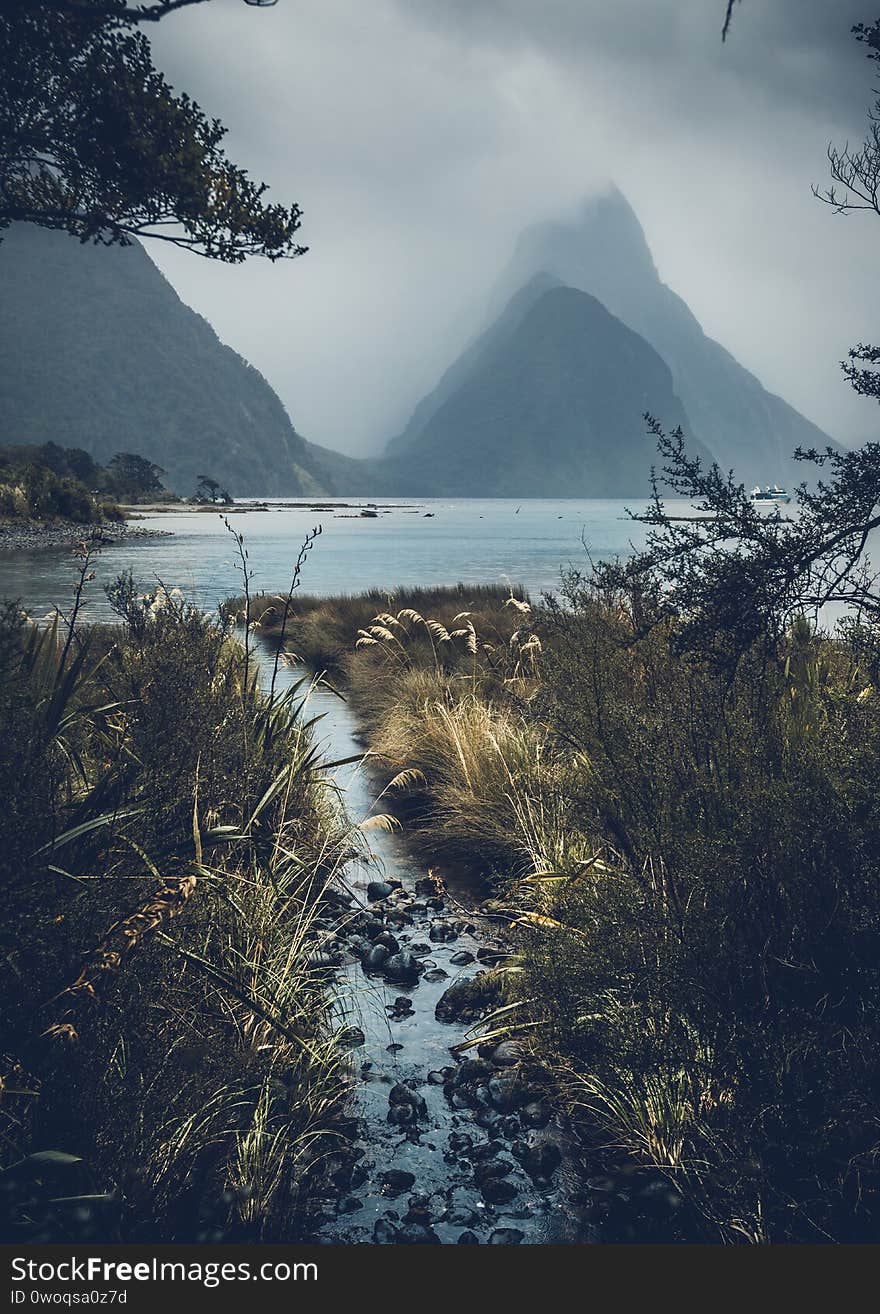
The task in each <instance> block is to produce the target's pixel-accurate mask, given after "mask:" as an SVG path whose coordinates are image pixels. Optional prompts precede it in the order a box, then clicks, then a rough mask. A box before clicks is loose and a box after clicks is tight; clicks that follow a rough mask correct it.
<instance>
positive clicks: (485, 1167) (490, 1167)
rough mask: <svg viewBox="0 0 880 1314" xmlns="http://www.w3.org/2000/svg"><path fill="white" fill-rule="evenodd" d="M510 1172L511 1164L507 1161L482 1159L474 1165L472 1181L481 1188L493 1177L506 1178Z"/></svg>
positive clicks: (511, 1170)
mask: <svg viewBox="0 0 880 1314" xmlns="http://www.w3.org/2000/svg"><path fill="white" fill-rule="evenodd" d="M512 1172H513V1164H512V1163H511V1162H510V1160H509V1159H501V1158H493V1159H483V1160H481V1161H479V1162H477V1163H476V1164H475V1165H474V1181H475V1182H476V1183H477V1185H478V1186H482V1185H483V1183H484V1182H488V1181H491V1179H492V1178H493V1177H508V1176H509V1175H510V1174H511V1173H512Z"/></svg>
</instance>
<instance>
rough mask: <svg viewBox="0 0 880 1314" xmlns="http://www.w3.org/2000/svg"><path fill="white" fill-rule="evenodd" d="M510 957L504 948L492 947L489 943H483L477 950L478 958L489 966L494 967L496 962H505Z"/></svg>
mask: <svg viewBox="0 0 880 1314" xmlns="http://www.w3.org/2000/svg"><path fill="white" fill-rule="evenodd" d="M509 957H510V954H509V953H507V951H506V950H504V949H490V948H489V946H488V945H485V944H484V945H483V946H482V947H481V948H479V949H478V950H477V958H478V959H479V960H480V962H481V963H485V964H486V966H487V967H494V966H495V964H496V963H504V962H506V961H507V959H508V958H509Z"/></svg>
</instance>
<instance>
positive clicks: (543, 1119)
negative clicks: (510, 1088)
mask: <svg viewBox="0 0 880 1314" xmlns="http://www.w3.org/2000/svg"><path fill="white" fill-rule="evenodd" d="M519 1116H520V1117H521V1118H522V1120H523V1122H524V1123H525V1125H526V1126H527V1127H546V1126H547V1123H548V1122H549V1121H550V1118H551V1117H552V1114H551V1111H550V1108H549V1106H548V1105H546V1104H545V1103H544V1102H543V1100H532V1101H531V1102H530V1103H529V1104H524V1105H523V1107H522V1108H521V1109H520V1111H519Z"/></svg>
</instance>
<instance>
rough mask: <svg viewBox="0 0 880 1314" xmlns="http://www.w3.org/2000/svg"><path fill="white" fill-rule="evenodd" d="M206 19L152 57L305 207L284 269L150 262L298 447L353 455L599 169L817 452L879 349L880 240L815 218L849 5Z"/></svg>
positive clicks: (485, 5) (849, 419)
mask: <svg viewBox="0 0 880 1314" xmlns="http://www.w3.org/2000/svg"><path fill="white" fill-rule="evenodd" d="M721 8H722V6H721V4H720V0H719V2H718V3H716V2H715V0H615V2H614V3H613V4H609V3H607V2H606V0H545V2H544V3H541V4H536V3H534V0H371V2H370V4H368V5H367V4H364V3H363V0H296V2H295V0H280V3H279V4H278V5H277V6H276V7H274V8H271V9H268V10H264V11H259V10H255V9H253V8H249V7H247V6H245V5H242V4H241V3H239V2H238V0H214V3H212V4H211V5H210V6H204V7H196V8H195V9H193V10H192V11H184V12H183V13H181V14H180V15H178V16H175V17H172V18H169V19H167V20H166V21H165V22H164V23H163V24H162V26H161V28H160V29H159V30H158V32H157V33H156V35H155V37H154V45H155V48H156V54H157V58H158V62H160V64H161V65H162V66H163V67H165V69H166V70H167V72H168V75H169V77H170V79H171V81H172V82H174V83H175V84H179V85H180V86H181V87H184V88H186V89H187V90H188V91H190V92H191V93H192V94H194V95H195V96H196V98H197V99H198V100H199V101H200V103H201V104H202V105H203V107H204V108H205V109H206V110H207V111H208V112H210V113H214V114H217V115H219V116H220V117H221V118H222V119H223V120H224V122H225V123H226V124H227V126H228V127H229V129H230V135H229V148H230V152H231V153H232V154H233V156H234V157H235V158H237V159H239V160H240V161H241V162H243V163H245V164H246V165H247V166H248V167H249V168H250V169H251V171H252V172H253V173H254V174H258V175H260V176H262V177H264V178H265V179H266V180H267V181H269V182H270V183H271V185H272V194H273V195H277V196H278V197H279V198H283V199H286V200H287V199H296V200H297V201H298V202H299V203H300V204H301V205H302V206H303V208H304V211H305V221H304V227H303V240H304V241H306V242H307V243H308V244H309V246H310V248H311V249H310V252H309V254H308V255H307V256H305V257H304V258H302V259H301V260H297V261H293V262H290V263H286V264H281V265H275V266H269V265H265V264H260V263H259V262H255V261H252V262H250V263H248V264H247V265H245V266H243V267H240V268H227V267H219V266H213V265H211V264H209V263H208V262H204V261H199V260H197V259H195V258H193V257H192V256H187V255H184V254H182V253H177V252H168V251H166V250H164V249H163V250H161V251H160V250H156V249H155V248H150V250H151V254H152V255H153V256H154V258H155V259H156V260H157V262H158V263H160V265H161V266H162V268H163V269H164V270H165V272H166V273H167V274H168V276H169V277H170V278H171V280H172V282H173V283H174V284H175V286H176V287H177V289H178V291H179V292H180V294H181V296H183V298H184V300H186V301H187V302H189V304H191V305H193V306H194V307H195V308H196V309H198V310H200V311H201V312H202V313H203V314H205V315H206V316H207V317H208V318H209V319H210V320H211V322H212V323H213V324H214V326H215V327H216V329H217V331H218V332H219V333H220V335H221V337H222V338H223V339H224V340H225V341H227V342H229V343H230V344H231V345H232V346H234V347H236V349H237V350H239V351H241V352H242V354H243V355H245V356H246V357H247V358H248V359H249V360H251V361H252V362H253V363H254V364H255V365H256V366H257V367H258V368H259V369H261V370H262V371H263V373H264V374H265V375H266V377H267V378H268V379H269V381H270V382H271V383H272V384H273V386H274V387H275V388H276V389H277V391H278V392H279V394H280V395H281V397H282V398H283V400H284V401H285V403H286V405H287V407H288V409H289V411H290V414H291V416H292V418H293V420H294V422H295V423H296V424H297V427H298V428H299V429H300V430H301V432H303V433H304V434H305V435H306V436H308V437H310V438H313V439H314V440H316V441H319V442H324V443H327V444H329V445H332V446H338V447H339V448H340V449H342V450H346V451H351V452H358V453H359V452H363V451H367V450H374V449H375V448H376V447H377V446H378V445H379V444H380V443H381V442H382V441H383V440H384V439H385V438H387V437H388V436H390V435H391V434H392V433H393V432H394V431H395V428H396V427H399V426H400V425H401V424H402V421H403V419H404V417H405V415H406V412H407V410H408V408H409V407H411V406H412V404H413V403H414V402H415V401H416V400H417V399H418V397H419V396H420V395H421V393H422V392H423V391H424V390H425V389H426V388H427V387H428V386H430V385H431V383H432V382H433V381H434V378H435V376H436V373H437V371H438V370H439V369H442V368H443V367H444V366H445V364H447V363H448V360H449V358H450V356H451V355H452V354H454V353H455V352H456V351H457V350H458V348H459V347H460V345H461V344H462V342H463V341H464V339H465V338H466V336H467V335H468V334H469V333H470V332H472V331H473V329H474V327H475V326H476V325H477V324H478V323H479V320H480V315H481V313H482V308H483V306H484V305H485V301H486V297H487V295H488V291H489V289H490V288H491V286H492V284H493V283H494V281H495V279H496V277H497V275H498V273H499V271H500V269H501V267H502V266H503V264H504V263H505V261H506V259H507V256H508V254H509V251H510V249H511V247H512V244H513V242H514V240H515V238H516V235H517V233H518V232H519V231H520V229H521V228H522V227H524V226H525V225H526V224H528V223H530V222H533V221H534V220H536V219H541V218H546V217H549V216H551V215H555V214H559V213H563V214H564V213H565V212H566V211H568V210H571V209H572V208H573V207H574V206H575V204H576V203H577V201H578V200H579V198H580V197H581V196H582V195H583V194H584V193H585V192H587V191H589V190H590V189H593V188H596V187H599V186H602V185H603V184H604V182H605V180H606V179H608V178H614V180H615V181H616V182H617V183H618V185H619V186H620V187H621V188H622V190H623V191H624V192H626V194H627V195H628V196H629V198H630V200H631V201H632V203H633V205H634V206H635V208H636V210H637V212H638V214H639V216H640V218H641V220H642V222H643V225H644V227H645V230H646V232H647V235H648V239H649V242H650V244H651V247H652V250H653V252H654V256H655V259H656V261H657V264H658V267H659V269H660V272H661V274H662V276H663V277H664V278H665V279H666V281H667V282H669V283H670V284H671V285H672V286H673V287H674V288H675V289H676V290H677V291H678V292H679V293H680V294H681V295H682V296H683V297H684V298H685V299H686V300H687V301H688V302H689V303H690V305H691V307H692V308H693V310H694V311H695V313H696V314H697V315H698V316H699V317H700V319H701V320H702V322H703V324H704V327H705V328H706V330H707V332H710V333H711V334H712V335H713V336H715V337H717V338H718V339H719V340H720V341H721V342H723V343H724V344H725V346H727V347H729V348H730V350H732V351H733V352H734V354H736V355H737V356H738V357H739V358H740V359H741V360H742V362H743V363H744V364H746V365H747V366H749V367H750V368H751V369H753V370H754V371H755V372H756V373H757V374H758V375H759V377H761V378H762V380H763V381H764V382H765V383H766V384H767V386H769V387H771V388H773V389H775V390H776V391H779V392H781V393H782V394H783V395H784V396H785V397H786V398H787V399H788V400H790V401H791V402H792V403H793V404H794V405H796V406H798V407H799V408H800V409H802V410H803V411H804V412H805V413H806V414H807V415H808V416H809V417H810V418H811V419H814V420H816V421H817V422H818V423H820V424H822V425H823V426H824V427H825V428H827V429H828V430H829V431H830V432H832V433H834V434H835V435H836V436H840V437H843V438H850V439H853V438H859V437H863V436H866V435H867V434H868V433H869V432H870V429H871V425H872V421H873V414H872V412H871V409H870V406H869V405H868V404H867V403H865V402H859V401H858V400H857V399H855V398H854V397H850V395H849V394H848V392H847V389H846V387H845V385H844V384H843V382H842V381H841V379H840V377H839V371H838V369H837V364H836V362H837V361H838V360H839V359H840V357H841V355H843V354H844V352H845V350H846V348H847V346H848V345H849V344H850V343H851V342H853V341H855V340H857V339H859V338H869V339H870V338H872V337H876V336H880V335H878V334H877V333H876V331H875V323H874V309H875V307H876V305H877V304H878V291H880V288H878V276H877V270H878V262H877V259H876V252H877V250H878V246H877V243H878V242H880V226H878V224H877V221H876V219H875V220H874V222H873V223H872V222H871V219H869V218H868V217H859V216H857V217H852V218H847V219H844V218H840V217H835V216H833V215H832V214H831V213H830V212H829V211H828V210H826V209H825V208H823V207H822V206H820V205H819V204H818V202H816V201H814V200H813V199H812V197H811V196H810V190H809V189H810V183H811V182H814V181H819V182H821V181H822V180H823V178H824V176H825V172H826V167H825V147H826V145H827V142H828V141H829V139H840V138H845V137H849V138H850V139H852V140H857V139H858V138H859V136H860V134H861V131H862V125H863V121H864V113H865V109H866V107H867V104H868V101H869V98H870V94H871V87H872V77H871V74H872V66H871V65H870V64H869V63H868V62H867V61H866V60H865V58H864V55H863V53H862V52H861V51H860V48H859V47H858V45H857V44H856V43H855V42H854V41H853V40H852V38H851V37H850V36H849V27H850V26H851V24H852V23H853V22H855V21H858V20H859V19H865V18H871V17H872V16H873V15H872V14H871V13H870V12H866V11H865V9H864V7H863V4H862V3H861V2H860V0H857V2H851V0H835V3H833V4H829V3H827V0H772V3H770V2H769V0H743V4H742V5H740V6H739V7H738V11H737V14H736V19H735V24H734V29H733V32H732V35H731V37H730V39H729V41H728V42H727V43H726V45H724V46H723V47H722V45H721V42H720V20H721Z"/></svg>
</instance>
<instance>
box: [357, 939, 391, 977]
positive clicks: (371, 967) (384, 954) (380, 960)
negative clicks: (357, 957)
mask: <svg viewBox="0 0 880 1314" xmlns="http://www.w3.org/2000/svg"><path fill="white" fill-rule="evenodd" d="M387 961H388V950H387V949H386V948H385V946H384V944H374V945H373V946H372V948H371V949H370V951H369V953H366V954H365V955H364V957H363V958H362V959H361V964H362V966H363V969H364V971H365V972H381V971H382V969H383V968H384V967H385V964H386V962H387Z"/></svg>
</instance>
